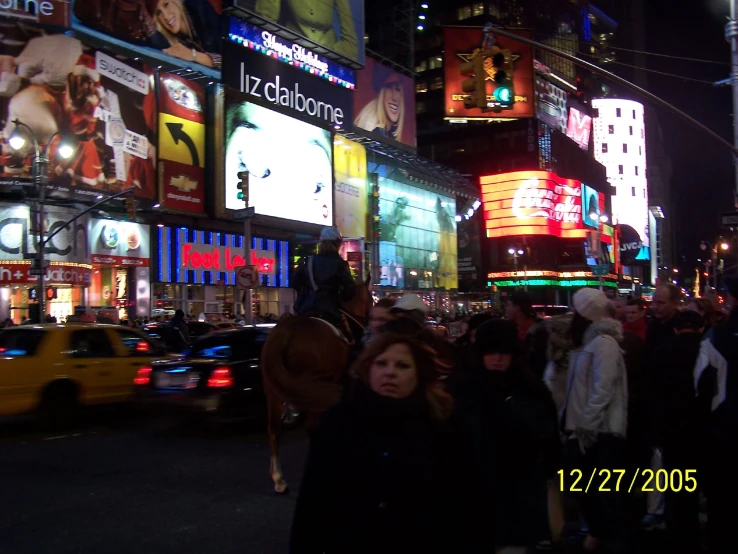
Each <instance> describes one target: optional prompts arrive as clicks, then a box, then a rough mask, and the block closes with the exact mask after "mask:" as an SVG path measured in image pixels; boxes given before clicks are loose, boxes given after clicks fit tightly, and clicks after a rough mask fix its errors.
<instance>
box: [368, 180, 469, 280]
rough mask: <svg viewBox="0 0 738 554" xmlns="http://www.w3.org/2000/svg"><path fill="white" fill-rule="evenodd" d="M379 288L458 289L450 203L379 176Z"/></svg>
mask: <svg viewBox="0 0 738 554" xmlns="http://www.w3.org/2000/svg"><path fill="white" fill-rule="evenodd" d="M379 212H380V214H381V215H380V226H379V229H380V239H379V264H380V271H381V275H380V284H381V285H382V286H390V287H397V288H398V289H412V290H414V289H432V288H445V289H446V290H451V289H457V288H458V273H457V271H458V266H457V244H456V221H455V217H456V200H454V199H453V198H451V197H449V196H445V195H442V194H438V193H436V192H431V191H428V190H425V189H420V188H417V187H414V186H412V185H408V184H405V183H400V182H397V181H395V180H393V179H388V178H386V177H382V176H380V177H379Z"/></svg>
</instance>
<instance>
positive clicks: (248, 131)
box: [225, 93, 333, 225]
mask: <svg viewBox="0 0 738 554" xmlns="http://www.w3.org/2000/svg"><path fill="white" fill-rule="evenodd" d="M243 96H244V95H241V94H238V93H230V94H227V95H226V122H225V124H226V125H225V126H226V129H225V131H226V136H225V208H226V209H227V210H239V209H243V208H245V205H244V201H243V200H240V199H239V198H238V193H239V189H238V183H239V179H238V174H239V172H241V171H248V172H249V173H250V179H249V206H253V207H254V209H255V210H256V213H257V214H259V215H267V216H272V217H279V218H282V219H290V220H293V221H301V222H305V223H315V224H318V225H332V224H333V175H332V173H333V145H332V144H331V133H330V132H329V131H326V130H325V129H321V128H320V127H316V126H314V125H310V124H309V123H305V122H303V121H299V120H297V119H293V118H291V117H288V116H286V115H283V114H281V113H278V112H275V111H272V110H269V109H267V108H264V107H262V106H258V105H256V104H252V103H250V102H244V101H243V100H242V98H243ZM285 160H289V163H285Z"/></svg>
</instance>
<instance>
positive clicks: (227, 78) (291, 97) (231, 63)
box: [222, 41, 354, 129]
mask: <svg viewBox="0 0 738 554" xmlns="http://www.w3.org/2000/svg"><path fill="white" fill-rule="evenodd" d="M223 51H224V53H225V65H224V66H223V77H222V79H223V84H225V85H228V86H230V87H231V88H233V89H234V90H237V91H239V92H241V93H243V94H246V95H248V96H249V97H251V98H253V99H254V100H256V101H258V102H262V103H269V104H274V105H275V106H279V107H280V108H283V109H286V110H290V111H293V112H295V114H299V115H300V116H302V117H305V118H307V119H309V120H311V121H315V122H316V123H317V124H320V125H327V126H330V128H331V129H341V128H350V127H351V123H352V121H353V115H352V114H353V101H354V97H353V95H354V92H353V91H351V90H349V89H348V88H344V87H337V86H335V85H333V84H331V83H330V82H329V81H327V80H325V79H321V78H318V77H316V76H315V75H311V74H310V73H309V72H307V71H303V70H301V69H297V68H296V67H293V66H290V65H288V64H284V63H281V62H279V61H278V60H277V59H276V58H274V57H272V56H266V55H264V54H261V53H259V52H256V51H254V50H250V49H248V48H244V47H243V46H239V45H238V44H236V43H234V42H228V41H224V42H223Z"/></svg>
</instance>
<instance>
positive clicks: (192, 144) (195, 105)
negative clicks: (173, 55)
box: [159, 73, 205, 214]
mask: <svg viewBox="0 0 738 554" xmlns="http://www.w3.org/2000/svg"><path fill="white" fill-rule="evenodd" d="M159 191H160V192H159V202H160V203H161V204H162V205H163V206H164V207H166V208H168V209H170V210H177V211H184V212H195V213H200V214H201V213H205V90H204V89H203V88H202V87H201V86H200V85H198V84H197V83H195V82H193V81H188V80H187V79H184V78H182V77H179V76H178V75H174V74H172V73H160V74H159Z"/></svg>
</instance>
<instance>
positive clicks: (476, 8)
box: [472, 2, 484, 17]
mask: <svg viewBox="0 0 738 554" xmlns="http://www.w3.org/2000/svg"><path fill="white" fill-rule="evenodd" d="M478 15H484V2H478V3H476V4H474V5H473V6H472V16H473V17H476V16H478Z"/></svg>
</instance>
